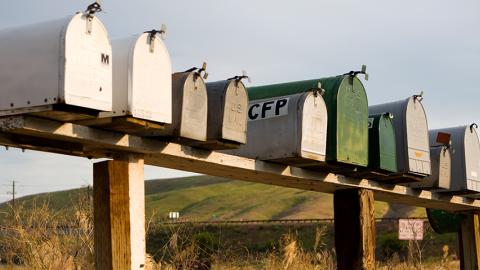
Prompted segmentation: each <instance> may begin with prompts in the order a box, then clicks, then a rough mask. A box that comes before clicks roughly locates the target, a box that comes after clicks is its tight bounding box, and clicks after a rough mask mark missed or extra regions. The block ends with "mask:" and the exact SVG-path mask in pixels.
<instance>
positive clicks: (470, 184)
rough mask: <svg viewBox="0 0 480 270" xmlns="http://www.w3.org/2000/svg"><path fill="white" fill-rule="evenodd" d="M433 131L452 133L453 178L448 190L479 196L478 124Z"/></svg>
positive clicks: (479, 143)
mask: <svg viewBox="0 0 480 270" xmlns="http://www.w3.org/2000/svg"><path fill="white" fill-rule="evenodd" d="M433 132H443V133H447V134H450V135H451V146H450V148H451V156H452V176H451V178H452V179H451V181H450V185H449V186H448V192H450V193H453V194H465V195H467V196H470V197H479V193H480V175H479V174H480V142H479V140H478V135H477V131H476V125H475V124H472V125H470V126H460V127H452V128H442V129H436V130H433Z"/></svg>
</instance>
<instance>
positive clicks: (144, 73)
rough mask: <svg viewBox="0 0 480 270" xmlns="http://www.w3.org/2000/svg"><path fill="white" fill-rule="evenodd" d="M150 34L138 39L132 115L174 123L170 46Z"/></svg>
mask: <svg viewBox="0 0 480 270" xmlns="http://www.w3.org/2000/svg"><path fill="white" fill-rule="evenodd" d="M149 39H150V34H148V33H143V34H142V35H141V36H140V37H139V38H138V39H137V41H136V43H135V47H134V50H133V56H132V58H131V61H132V63H131V70H130V72H129V76H130V80H131V82H130V84H131V88H130V90H129V108H130V111H131V114H132V116H134V117H137V118H141V119H147V120H151V121H155V122H161V123H168V124H169V123H171V122H172V64H171V62H170V55H169V54H168V50H167V47H166V46H165V44H164V43H163V41H162V40H161V39H160V37H156V38H155V39H154V41H153V48H152V49H153V50H151V46H150V42H149Z"/></svg>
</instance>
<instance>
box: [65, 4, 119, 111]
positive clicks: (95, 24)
mask: <svg viewBox="0 0 480 270" xmlns="http://www.w3.org/2000/svg"><path fill="white" fill-rule="evenodd" d="M87 25H88V24H87V17H86V16H85V15H83V14H81V13H79V14H76V15H75V16H73V18H72V19H71V21H70V22H69V24H68V26H67V29H66V31H65V33H64V34H65V36H64V39H63V40H64V44H63V46H64V48H63V50H64V58H63V59H61V64H62V65H63V68H61V69H60V78H63V80H64V81H63V83H62V84H61V85H62V88H61V91H60V93H61V98H62V99H64V100H65V103H67V104H69V105H75V106H80V107H85V108H91V109H97V110H103V111H111V110H112V48H111V45H110V41H109V38H108V32H107V30H106V29H105V27H104V26H103V24H102V22H101V21H100V20H99V19H97V18H96V17H93V18H92V19H91V26H90V27H89V29H90V30H91V31H88V30H87V29H88V26H87ZM62 90H63V91H62ZM62 94H63V95H62Z"/></svg>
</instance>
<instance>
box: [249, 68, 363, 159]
mask: <svg viewBox="0 0 480 270" xmlns="http://www.w3.org/2000/svg"><path fill="white" fill-rule="evenodd" d="M358 74H365V68H364V67H362V71H355V72H353V71H352V72H349V73H346V74H344V75H340V76H335V77H329V78H323V79H316V80H306V81H297V82H289V83H280V84H273V85H265V86H257V87H250V88H248V96H249V97H250V100H258V99H267V98H272V97H280V96H287V95H292V94H295V93H301V92H307V91H309V90H312V89H318V88H320V87H321V88H322V89H323V90H324V91H325V93H324V95H323V98H324V100H325V103H326V106H327V112H328V119H329V121H328V124H327V150H326V160H327V162H333V163H341V164H346V165H354V166H362V167H367V165H368V100H367V94H366V93H365V88H364V86H363V84H362V82H361V81H360V80H359V79H358V78H357V75H358Z"/></svg>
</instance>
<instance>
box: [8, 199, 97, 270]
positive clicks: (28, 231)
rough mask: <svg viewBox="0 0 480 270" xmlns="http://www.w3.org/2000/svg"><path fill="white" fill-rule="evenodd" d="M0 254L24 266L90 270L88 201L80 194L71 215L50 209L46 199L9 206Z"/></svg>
mask: <svg viewBox="0 0 480 270" xmlns="http://www.w3.org/2000/svg"><path fill="white" fill-rule="evenodd" d="M4 223H5V224H4V228H5V229H4V231H3V232H2V235H1V237H0V247H1V249H0V255H1V257H0V258H1V259H2V261H4V262H6V263H7V265H20V266H22V267H25V268H26V269H92V268H93V224H92V209H91V202H90V199H89V197H88V196H81V197H80V198H79V201H78V202H76V203H75V209H74V215H73V216H69V218H66V216H65V214H64V213H63V212H61V211H58V212H52V211H51V209H50V208H49V205H48V202H43V203H42V204H40V205H37V203H36V202H33V204H32V207H31V209H29V210H28V211H26V210H25V209H23V205H19V206H16V207H11V208H10V211H9V212H8V213H5V217H4Z"/></svg>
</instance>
